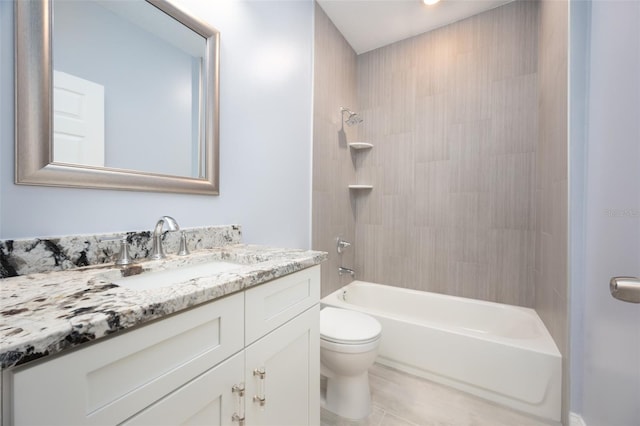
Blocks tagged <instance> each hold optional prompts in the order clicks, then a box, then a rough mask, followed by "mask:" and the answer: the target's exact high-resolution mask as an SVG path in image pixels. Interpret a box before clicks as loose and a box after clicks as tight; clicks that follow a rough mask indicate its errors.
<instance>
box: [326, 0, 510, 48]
mask: <svg viewBox="0 0 640 426" xmlns="http://www.w3.org/2000/svg"><path fill="white" fill-rule="evenodd" d="M316 1H317V2H318V3H319V4H320V7H322V9H323V10H324V11H325V13H326V14H327V15H328V16H329V18H330V19H331V21H333V23H334V24H335V26H336V27H337V28H338V30H339V31H340V32H341V33H342V35H343V36H344V37H345V39H347V42H349V44H350V45H351V47H352V48H353V50H355V51H356V53H357V54H360V53H364V52H368V51H369V50H373V49H377V48H378V47H382V46H386V45H387V44H391V43H394V42H396V41H399V40H404V39H405V38H409V37H412V36H415V35H417V34H421V33H424V32H426V31H430V30H433V29H435V28H438V27H441V26H443V25H447V24H450V23H452V22H455V21H459V20H461V19H464V18H467V17H469V16H473V15H476V14H478V13H480V12H484V11H486V10H489V9H493V8H495V7H497V6H500V5H503V4H505V3H509V2H510V1H513V0H441V1H440V3H437V4H435V5H433V6H426V5H425V4H424V3H422V0H316Z"/></svg>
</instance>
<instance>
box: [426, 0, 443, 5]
mask: <svg viewBox="0 0 640 426" xmlns="http://www.w3.org/2000/svg"><path fill="white" fill-rule="evenodd" d="M439 1H440V0H422V3H424V4H426V5H427V6H433V5H434V4H436V3H438V2H439Z"/></svg>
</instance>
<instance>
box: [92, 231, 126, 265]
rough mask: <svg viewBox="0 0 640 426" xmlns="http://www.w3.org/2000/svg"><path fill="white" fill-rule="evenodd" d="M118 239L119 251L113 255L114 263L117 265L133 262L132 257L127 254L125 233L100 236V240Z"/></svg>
mask: <svg viewBox="0 0 640 426" xmlns="http://www.w3.org/2000/svg"><path fill="white" fill-rule="evenodd" d="M115 240H120V252H119V253H118V255H117V256H115V255H114V258H115V259H116V260H115V261H114V263H115V264H116V265H119V266H124V265H130V264H132V263H133V258H132V257H131V255H130V254H129V241H127V236H126V235H118V236H115V237H106V238H100V242H102V241H115Z"/></svg>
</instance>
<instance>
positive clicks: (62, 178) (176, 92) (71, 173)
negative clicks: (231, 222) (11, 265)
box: [16, 0, 219, 194]
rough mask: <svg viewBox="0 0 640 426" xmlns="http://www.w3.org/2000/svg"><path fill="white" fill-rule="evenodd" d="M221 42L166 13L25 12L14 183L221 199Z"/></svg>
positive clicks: (139, 7)
mask: <svg viewBox="0 0 640 426" xmlns="http://www.w3.org/2000/svg"><path fill="white" fill-rule="evenodd" d="M218 42H219V41H218V32H217V31H216V30H215V29H213V28H211V27H209V26H207V25H205V24H203V23H202V22H200V21H198V20H196V19H194V18H193V17H191V16H189V15H187V14H186V13H185V12H184V11H182V10H180V9H177V8H176V7H174V6H173V5H172V4H171V3H170V2H168V1H158V0H149V1H125V2H120V1H116V2H114V1H102V0H97V1H82V2H80V1H63V0H55V1H53V2H49V1H47V0H42V1H40V0H38V1H29V2H17V4H16V65H17V67H18V72H17V73H16V96H17V99H16V102H17V105H18V109H17V115H18V116H17V122H18V126H17V132H16V183H24V184H34V185H59V186H83V187H84V186H89V187H94V188H115V189H133V190H150V191H166V192H189V193H207V194H217V193H218V182H217V180H218V171H217V169H218V167H217V161H218V160H217V157H218V115H219V111H218V95H217V91H218V63H217V62H218ZM49 58H51V59H49ZM27 70H29V72H27ZM34 70H35V71H34ZM43 82H44V86H43V84H42V83H43ZM33 101H36V102H37V101H40V105H42V108H40V110H38V108H35V110H34V108H33V105H34V104H33V103H32V102H33ZM49 129H51V131H50V130H49ZM43 141H44V142H43Z"/></svg>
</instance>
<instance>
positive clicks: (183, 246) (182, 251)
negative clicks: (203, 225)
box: [178, 231, 190, 256]
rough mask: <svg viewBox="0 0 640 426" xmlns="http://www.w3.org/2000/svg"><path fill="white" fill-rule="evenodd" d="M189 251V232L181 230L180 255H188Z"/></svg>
mask: <svg viewBox="0 0 640 426" xmlns="http://www.w3.org/2000/svg"><path fill="white" fill-rule="evenodd" d="M189 253H190V252H189V247H188V246H187V232H185V231H180V248H179V249H178V256H187V255H188V254H189Z"/></svg>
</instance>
